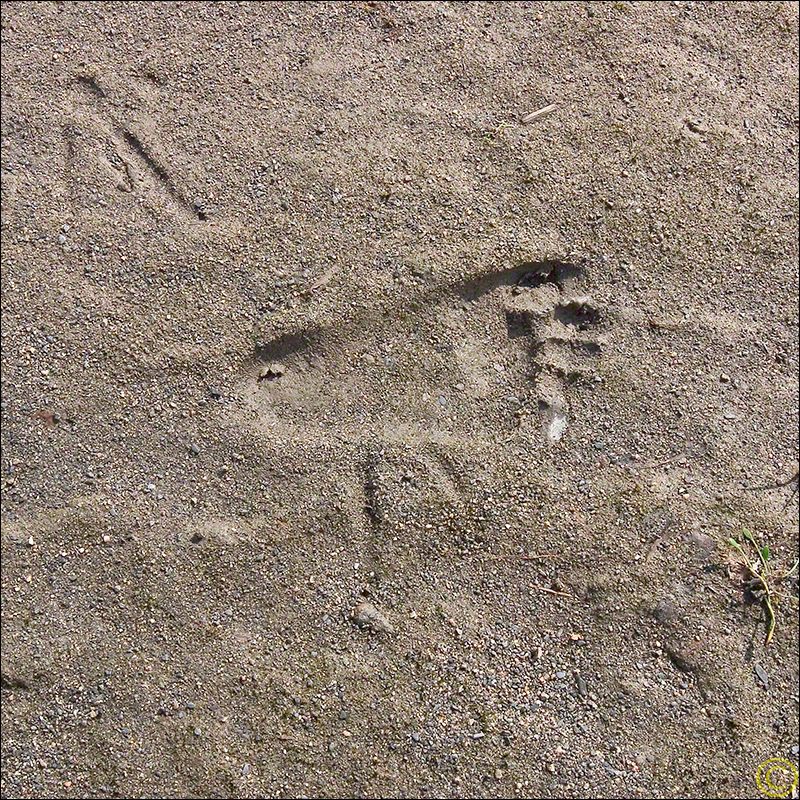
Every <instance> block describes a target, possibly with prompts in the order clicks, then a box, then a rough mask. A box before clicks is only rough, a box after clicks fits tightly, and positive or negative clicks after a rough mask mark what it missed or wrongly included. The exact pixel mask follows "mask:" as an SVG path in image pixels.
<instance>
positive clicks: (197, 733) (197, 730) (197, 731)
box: [194, 728, 203, 736]
mask: <svg viewBox="0 0 800 800" xmlns="http://www.w3.org/2000/svg"><path fill="white" fill-rule="evenodd" d="M202 733H203V731H201V730H200V728H195V729H194V735H195V736H200V735H201V734H202Z"/></svg>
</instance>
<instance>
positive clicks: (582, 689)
mask: <svg viewBox="0 0 800 800" xmlns="http://www.w3.org/2000/svg"><path fill="white" fill-rule="evenodd" d="M575 683H576V685H577V687H578V694H579V695H580V696H581V697H586V681H585V680H584V679H583V676H582V675H581V674H580V673H575Z"/></svg>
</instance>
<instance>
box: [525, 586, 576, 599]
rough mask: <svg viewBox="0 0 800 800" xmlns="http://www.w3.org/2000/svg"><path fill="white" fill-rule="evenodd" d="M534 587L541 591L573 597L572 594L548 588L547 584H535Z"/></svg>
mask: <svg viewBox="0 0 800 800" xmlns="http://www.w3.org/2000/svg"><path fill="white" fill-rule="evenodd" d="M533 588H534V589H538V590H539V591H540V592H547V594H555V595H558V596H559V597H568V598H569V599H570V600H572V599H573V597H572V595H571V594H567V593H566V592H557V591H556V590H555V589H548V588H547V587H545V586H536V585H535V584H534V586H533Z"/></svg>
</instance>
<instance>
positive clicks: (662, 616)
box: [652, 597, 678, 624]
mask: <svg viewBox="0 0 800 800" xmlns="http://www.w3.org/2000/svg"><path fill="white" fill-rule="evenodd" d="M652 614H653V616H654V617H655V618H656V619H657V620H658V621H659V622H661V623H662V624H663V623H667V622H672V620H674V619H675V617H676V616H677V615H678V612H677V610H676V609H675V604H674V603H673V602H672V600H670V599H669V598H668V597H665V598H664V599H663V600H659V601H658V603H656V606H655V608H654V609H653V611H652Z"/></svg>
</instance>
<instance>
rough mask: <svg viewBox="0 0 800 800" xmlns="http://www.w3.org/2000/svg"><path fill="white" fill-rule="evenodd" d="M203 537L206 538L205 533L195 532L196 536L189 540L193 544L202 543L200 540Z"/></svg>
mask: <svg viewBox="0 0 800 800" xmlns="http://www.w3.org/2000/svg"><path fill="white" fill-rule="evenodd" d="M203 538H204V537H203V534H202V533H195V534H194V536H192V538H191V539H189V541H190V542H191V543H192V544H200V542H202V541H203Z"/></svg>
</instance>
